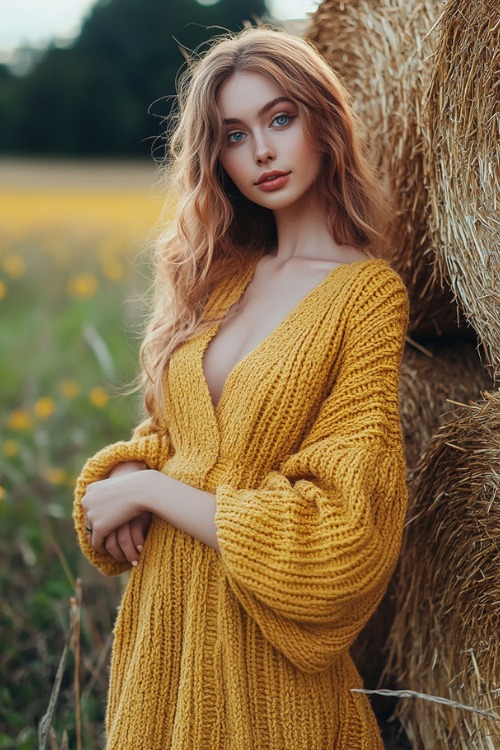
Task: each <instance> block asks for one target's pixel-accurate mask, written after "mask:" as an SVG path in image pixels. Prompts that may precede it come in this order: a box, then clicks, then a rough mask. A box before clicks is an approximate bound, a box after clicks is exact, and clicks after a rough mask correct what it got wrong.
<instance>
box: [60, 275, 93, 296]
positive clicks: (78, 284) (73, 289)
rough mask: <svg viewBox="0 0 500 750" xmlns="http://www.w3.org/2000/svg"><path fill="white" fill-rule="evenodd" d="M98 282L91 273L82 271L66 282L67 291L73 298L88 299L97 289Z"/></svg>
mask: <svg viewBox="0 0 500 750" xmlns="http://www.w3.org/2000/svg"><path fill="white" fill-rule="evenodd" d="M98 286H99V282H98V280H97V277H96V276H94V274H93V273H82V274H80V276H75V277H74V278H73V279H71V280H70V282H69V284H68V293H69V295H70V297H74V298H75V299H90V298H91V297H93V296H94V294H95V293H96V291H97V287H98Z"/></svg>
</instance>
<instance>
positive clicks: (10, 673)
mask: <svg viewBox="0 0 500 750" xmlns="http://www.w3.org/2000/svg"><path fill="white" fill-rule="evenodd" d="M155 182H156V177H155V171H154V167H153V166H152V165H148V164H146V165H143V164H121V163H116V164H99V163H95V164H94V163H86V164H82V163H65V162H61V163H57V162H56V163H50V162H46V163H45V162H22V161H16V162H10V161H0V320H1V325H0V351H1V352H2V367H1V368H0V526H1V531H2V533H1V536H0V602H1V603H0V639H1V643H2V648H1V655H0V674H1V675H2V678H1V681H0V684H1V687H0V748H2V749H4V750H6V749H7V748H8V749H9V750H10V749H11V748H12V749H13V748H25V749H26V750H28V748H29V749H30V750H31V749H32V748H34V747H37V739H36V737H37V724H38V722H39V720H40V718H41V717H42V715H43V714H44V712H45V711H46V709H47V705H48V702H49V695H50V691H51V687H52V683H53V681H54V677H55V673H56V669H57V664H58V661H59V657H60V655H61V653H62V651H63V647H64V643H65V639H66V634H67V632H68V629H69V617H70V597H71V596H73V595H74V592H75V581H76V579H77V578H81V579H82V586H83V606H82V608H81V624H80V625H81V674H80V679H79V690H80V704H81V711H82V713H81V722H82V729H81V735H82V738H83V740H82V745H81V746H82V747H83V748H85V749H88V750H91V749H93V748H100V747H102V742H101V741H100V736H101V732H102V718H103V716H102V715H103V706H104V696H105V688H106V682H107V674H106V668H107V666H106V665H107V657H108V653H109V634H110V631H111V627H112V619H113V616H114V610H115V607H116V604H117V602H118V598H119V594H120V585H121V584H120V581H119V580H109V581H108V580H106V579H105V578H104V577H103V576H101V575H100V574H98V573H94V572H93V571H92V569H91V567H90V566H89V565H88V564H87V563H86V562H85V561H84V559H83V557H82V556H81V554H80V553H79V551H78V549H77V547H76V544H75V540H74V534H73V527H72V521H71V505H72V489H73V485H74V481H75V477H76V475H77V473H78V471H79V469H80V467H81V465H82V463H83V461H84V460H85V458H86V457H87V456H88V455H90V454H92V453H93V452H95V450H96V449H98V448H100V447H102V446H103V445H105V444H106V443H107V442H112V441H114V440H117V439H120V438H124V437H125V438H126V437H127V436H128V434H129V432H130V429H131V426H132V423H133V421H134V418H135V416H136V413H137V411H138V402H137V399H136V398H135V397H132V396H124V395H123V393H124V391H125V390H127V386H129V385H130V383H131V381H132V380H133V378H134V376H135V375H136V372H137V358H138V356H137V351H138V345H139V334H140V328H141V316H142V313H143V312H144V309H143V306H142V305H141V301H140V297H141V295H142V294H143V293H144V291H145V290H146V289H147V287H148V284H149V265H148V248H149V246H150V244H151V241H150V240H151V235H150V232H151V229H152V227H153V226H154V225H155V223H156V222H157V220H158V218H159V216H160V214H161V211H162V205H163V197H164V196H163V195H162V192H161V190H160V189H158V187H157V186H155V184H154V183H155ZM73 673H74V669H73V657H72V656H71V655H70V657H69V659H68V663H67V665H66V669H65V671H64V676H63V680H62V687H61V693H60V696H59V699H58V701H57V704H56V708H55V713H54V719H53V725H54V728H55V731H56V736H57V747H60V746H61V743H62V736H63V732H64V731H66V732H67V733H68V737H69V747H71V748H74V747H79V746H80V745H79V741H77V734H80V732H77V731H76V728H75V723H76V715H77V712H76V710H75V705H76V703H75V689H74V685H73ZM53 746H54V747H55V746H56V745H53Z"/></svg>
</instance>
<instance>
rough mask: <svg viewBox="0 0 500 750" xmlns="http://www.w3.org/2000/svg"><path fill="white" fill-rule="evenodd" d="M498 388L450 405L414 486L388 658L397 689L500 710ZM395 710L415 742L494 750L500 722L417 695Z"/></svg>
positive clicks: (439, 748)
mask: <svg viewBox="0 0 500 750" xmlns="http://www.w3.org/2000/svg"><path fill="white" fill-rule="evenodd" d="M499 489H500V392H498V391H497V392H491V393H486V394H484V396H483V397H482V398H481V400H479V401H478V402H477V403H474V404H472V405H470V406H462V407H460V408H458V409H456V410H455V411H454V413H453V415H452V416H451V417H449V418H448V421H447V422H446V424H445V425H443V426H442V427H441V428H440V430H439V431H438V432H437V433H436V434H435V435H434V437H433V439H432V441H431V443H430V445H429V446H428V449H427V450H426V452H425V453H424V454H423V456H422V458H421V460H420V461H419V463H418V465H417V467H416V469H415V471H414V474H413V481H412V483H411V492H412V495H413V512H412V514H411V516H410V518H409V520H408V522H407V526H406V532H405V539H404V543H403V552H402V556H401V561H400V569H399V577H398V587H397V590H396V595H397V614H396V617H395V620H394V624H393V628H392V632H391V639H390V640H391V653H390V655H389V660H390V664H391V667H392V668H393V670H394V672H395V674H396V675H397V679H398V684H399V687H400V689H402V690H403V689H409V690H415V691H418V692H421V693H426V694H428V695H432V696H439V697H443V698H447V699H449V700H452V701H456V702H459V703H461V704H463V705H466V706H471V707H474V708H476V709H480V710H483V711H489V712H492V713H494V714H496V715H497V716H498V715H499V710H498V706H499V704H500V543H499V540H500V492H499ZM398 715H399V717H400V719H401V720H402V722H403V724H404V726H405V727H406V730H407V733H408V736H409V737H410V739H411V740H412V741H413V743H414V747H415V748H433V749H434V748H435V749H436V750H448V749H449V748H457V749H458V748H463V750H470V749H471V748H474V749H475V750H492V749H493V748H498V747H500V719H498V720H493V719H489V718H486V717H484V716H482V715H480V714H478V713H470V712H468V711H465V710H464V709H462V708H454V707H450V706H443V705H440V704H438V703H435V702H429V701H427V700H422V699H418V698H412V699H408V698H406V699H402V700H401V701H400V704H399V707H398Z"/></svg>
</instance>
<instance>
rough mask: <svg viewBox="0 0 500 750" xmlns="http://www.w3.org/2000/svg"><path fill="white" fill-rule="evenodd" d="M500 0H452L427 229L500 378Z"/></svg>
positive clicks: (432, 94)
mask: <svg viewBox="0 0 500 750" xmlns="http://www.w3.org/2000/svg"><path fill="white" fill-rule="evenodd" d="M499 18H500V0H488V2H485V1H481V0H475V1H473V0H450V2H448V4H447V5H446V9H445V11H444V13H443V15H442V17H441V19H440V23H439V27H438V31H439V36H438V39H437V42H436V48H435V52H434V56H433V64H432V76H431V79H430V85H429V91H428V96H427V99H426V103H425V108H426V119H427V120H428V128H429V151H428V155H429V165H428V170H427V171H428V176H429V181H430V184H429V189H430V197H431V201H430V228H431V232H432V236H433V244H434V246H435V257H436V263H437V271H438V273H439V274H440V275H441V277H444V278H446V279H447V280H448V282H449V283H450V284H451V287H452V289H453V291H454V293H455V295H456V297H457V299H458V302H459V304H460V306H461V307H462V309H463V311H464V312H465V315H466V317H467V319H468V321H469V322H470V323H471V324H472V326H473V327H474V328H475V330H476V331H477V333H478V335H479V337H480V339H481V341H482V343H483V345H484V348H485V352H486V359H487V361H489V362H490V363H491V365H492V369H493V372H494V374H495V375H496V378H497V379H498V378H500V326H499V325H498V322H499V320H500V260H499V259H500V201H499V198H498V196H499V195H500V169H499V166H498V153H499V146H500V133H499V125H500V119H499V90H498V70H499V68H500V27H499V24H498V19H499Z"/></svg>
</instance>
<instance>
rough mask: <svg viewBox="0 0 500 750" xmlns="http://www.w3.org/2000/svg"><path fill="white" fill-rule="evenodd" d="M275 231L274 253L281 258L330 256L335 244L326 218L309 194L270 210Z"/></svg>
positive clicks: (332, 254) (324, 257) (334, 250)
mask: <svg viewBox="0 0 500 750" xmlns="http://www.w3.org/2000/svg"><path fill="white" fill-rule="evenodd" d="M274 218H275V221H276V229H277V235H278V243H277V252H276V257H277V258H279V259H281V260H282V261H283V262H284V261H287V260H290V259H291V258H294V257H305V258H315V259H319V260H331V259H332V257H334V255H335V252H336V250H337V249H338V245H337V244H336V242H335V240H334V239H333V237H332V236H331V234H330V232H329V231H328V227H327V223H326V218H325V216H324V214H323V211H322V209H321V207H320V206H319V205H318V202H317V201H316V200H313V199H312V198H310V199H309V200H307V201H303V203H302V204H301V205H297V204H294V205H293V206H289V207H287V208H284V209H281V210H279V211H275V212H274Z"/></svg>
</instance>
